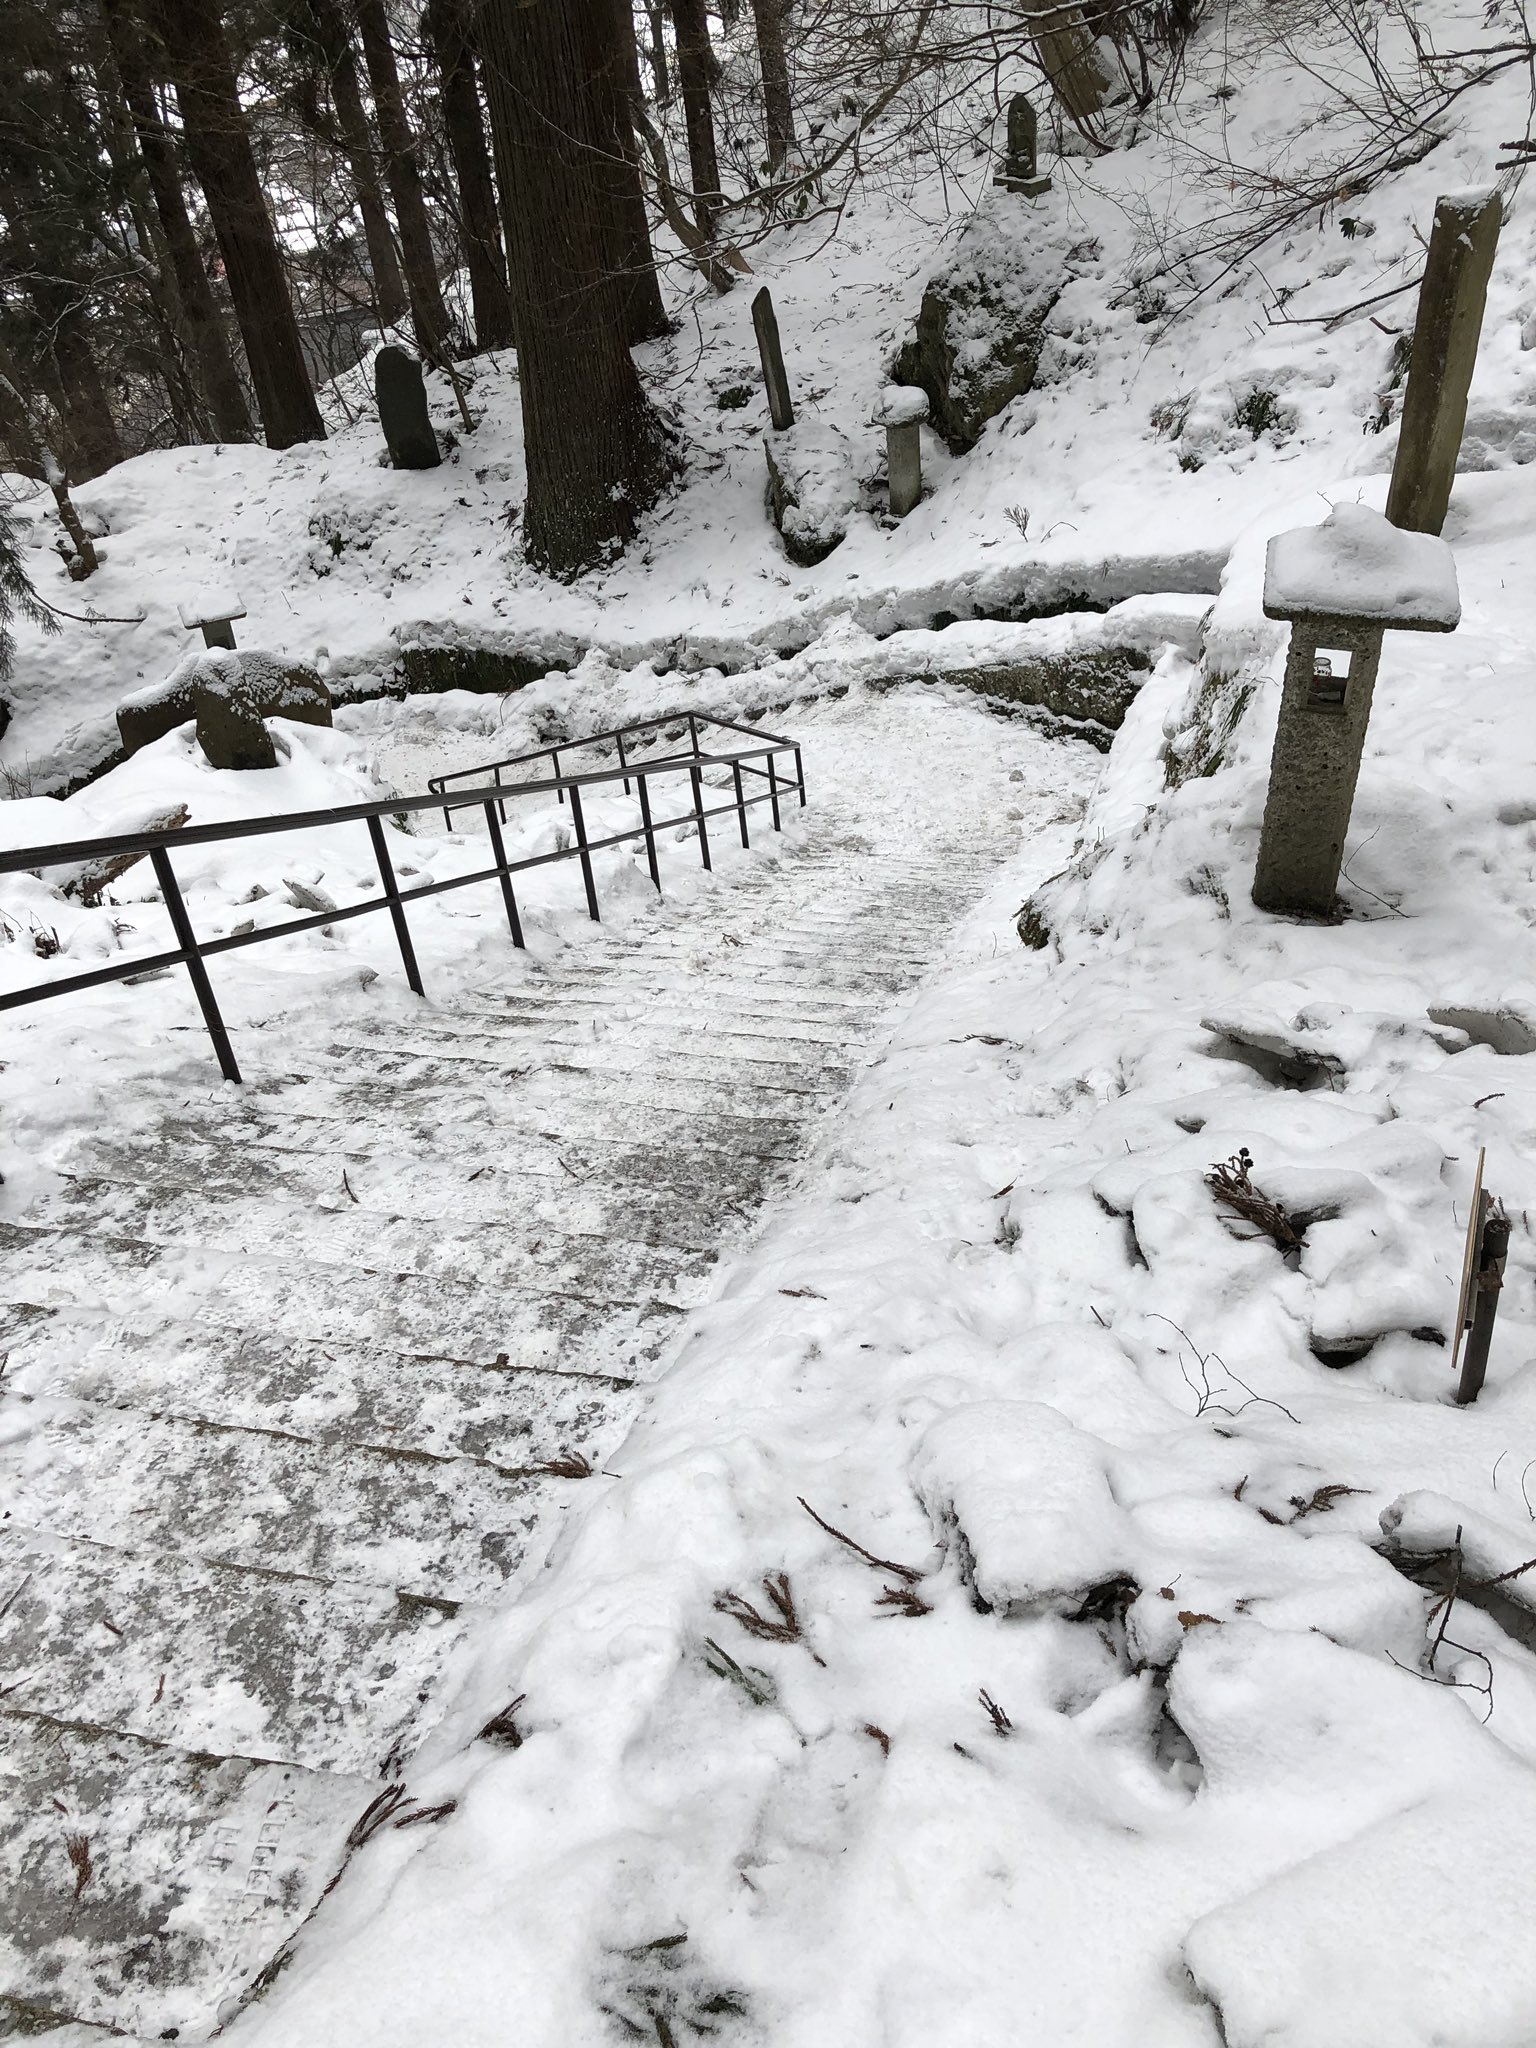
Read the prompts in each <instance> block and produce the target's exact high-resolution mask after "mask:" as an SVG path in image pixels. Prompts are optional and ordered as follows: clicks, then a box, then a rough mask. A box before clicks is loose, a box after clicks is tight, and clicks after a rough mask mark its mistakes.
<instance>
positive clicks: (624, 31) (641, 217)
mask: <svg viewBox="0 0 1536 2048" xmlns="http://www.w3.org/2000/svg"><path fill="white" fill-rule="evenodd" d="M611 5H612V8H613V34H614V39H615V41H616V43H617V46H618V52H619V62H618V63H617V64H614V65H612V66H610V67H609V69H608V71H607V72H606V73H605V79H606V80H607V81H608V82H610V83H611V84H612V85H613V86H615V87H616V88H618V89H617V90H616V91H614V92H613V93H612V95H611V98H612V104H611V108H610V112H609V119H610V121H611V123H612V127H613V148H614V153H615V155H616V156H618V157H620V158H622V159H623V162H624V164H625V166H626V167H627V168H626V172H625V174H624V176H623V183H624V196H623V209H624V210H623V218H622V222H621V226H620V236H621V240H622V245H623V264H624V307H625V325H624V331H625V335H626V337H627V339H628V340H629V342H630V345H631V346H633V345H634V343H636V342H637V341H656V340H658V339H659V338H660V336H662V335H663V334H670V333H671V332H672V322H671V321H670V320H669V319H668V318H667V309H666V307H665V306H664V305H663V304H662V298H661V280H660V279H659V278H658V277H657V275H656V252H655V251H654V250H653V249H652V247H651V222H650V216H649V215H648V214H647V212H646V210H645V187H644V186H643V185H642V184H641V182H640V144H639V141H638V138H637V137H636V135H635V124H634V121H633V119H632V118H631V114H630V108H631V106H632V105H638V104H640V103H641V101H642V98H643V95H642V93H641V89H640V52H639V47H638V45H637V44H636V42H635V16H634V10H633V8H632V7H631V6H630V0H611ZM614 175H615V178H616V179H617V178H618V177H619V175H620V174H619V172H618V170H617V167H616V168H615V173H614Z"/></svg>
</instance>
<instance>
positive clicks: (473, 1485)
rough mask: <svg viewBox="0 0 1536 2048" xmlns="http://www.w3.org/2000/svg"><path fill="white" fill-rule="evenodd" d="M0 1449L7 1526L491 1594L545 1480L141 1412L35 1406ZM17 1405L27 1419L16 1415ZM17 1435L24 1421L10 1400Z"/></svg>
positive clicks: (366, 1581)
mask: <svg viewBox="0 0 1536 2048" xmlns="http://www.w3.org/2000/svg"><path fill="white" fill-rule="evenodd" d="M26 1405H30V1407H31V1410H32V1418H33V1419H32V1422H31V1427H30V1429H29V1430H28V1431H27V1433H26V1434H25V1435H21V1436H17V1435H16V1434H14V1433H13V1434H12V1435H11V1436H10V1438H9V1440H8V1441H7V1442H6V1444H5V1445H4V1447H3V1448H0V1492H3V1494H4V1497H5V1499H6V1502H7V1505H8V1507H9V1510H10V1513H11V1515H12V1516H14V1518H15V1519H16V1520H17V1521H18V1522H21V1523H23V1524H25V1525H26V1526H28V1527H29V1528H33V1529H38V1530H42V1531H45V1532H47V1533H48V1534H50V1535H56V1536H64V1537H71V1538H84V1539H87V1540H89V1541H91V1542H94V1543H103V1544H107V1545H110V1546H114V1547H118V1548H121V1549H124V1550H129V1549H134V1550H140V1551H145V1550H153V1551H161V1552H166V1553H169V1554H186V1553H191V1554H194V1555H196V1556H198V1557H201V1558H203V1559H206V1560H211V1561H213V1562H215V1563H218V1564H237V1565H246V1566H250V1567H253V1568H255V1569H258V1570H268V1571H279V1572H285V1573H288V1574H290V1575H292V1576H294V1577H305V1578H320V1579H339V1580H345V1581H347V1582H348V1583H349V1584H352V1585H376V1586H382V1587H386V1588H390V1589H393V1590H394V1591H396V1592H406V1593H415V1594H418V1595H423V1594H424V1595H429V1596H432V1597H434V1598H438V1599H444V1600H454V1601H463V1600H485V1599H488V1598H490V1597H491V1596H492V1595H494V1594H495V1593H496V1592H497V1591H498V1590H499V1589H500V1587H501V1586H502V1585H503V1584H504V1583H505V1581H506V1579H507V1578H508V1577H509V1576H510V1575H511V1573H512V1572H513V1571H515V1570H516V1568H517V1566H518V1565H519V1564H520V1563H521V1562H522V1559H523V1555H524V1552H525V1550H526V1548H527V1545H528V1542H529V1539H530V1537H531V1535H532V1532H533V1531H534V1529H535V1527H536V1526H537V1524H538V1520H539V1514H540V1509H541V1506H542V1503H543V1496H544V1495H545V1494H546V1493H547V1492H548V1490H549V1489H550V1488H551V1487H552V1486H559V1485H565V1486H570V1485H574V1484H576V1483H577V1482H575V1481H573V1480H563V1481H562V1480H557V1479H551V1478H548V1477H541V1476H539V1475H537V1474H524V1473H519V1472H517V1471H516V1470H508V1469H504V1468H502V1467H499V1466H495V1465H491V1464H488V1463H486V1462H484V1461H483V1460H480V1459H474V1458H439V1457H437V1456H434V1455H432V1454H430V1453H427V1452H424V1451H422V1450H421V1449H419V1448H417V1447H416V1446H415V1445H413V1444H411V1443H410V1442H409V1440H407V1441H405V1442H402V1443H400V1444H399V1445H398V1447H396V1448H389V1449H385V1448H382V1447H381V1448H369V1447H362V1446H357V1445H352V1444H346V1443H338V1442H335V1441H334V1440H333V1441H331V1442H327V1443H315V1442H312V1441H311V1440H310V1439H308V1438H305V1437H297V1436H288V1435H285V1434H281V1433H279V1432H278V1431H276V1430H273V1429H240V1428H233V1427H230V1426H229V1425H227V1424H222V1423H211V1422H200V1421H193V1420H188V1419H186V1418H183V1417H180V1416H175V1415H160V1414H154V1413H146V1412H145V1411H144V1410H142V1409H131V1408H103V1407H99V1406H97V1405H95V1404H94V1403H70V1404H67V1405H65V1404H59V1403H54V1402H36V1403H32V1404H26ZM18 1408H22V1410H23V1412H20V1413H18V1412H17V1411H18ZM10 1419H11V1424H12V1430H13V1432H14V1431H15V1429H16V1426H17V1425H18V1424H19V1423H20V1424H24V1423H26V1421H27V1420H28V1417H27V1415H26V1413H25V1412H24V1404H13V1407H12V1412H11V1418H10Z"/></svg>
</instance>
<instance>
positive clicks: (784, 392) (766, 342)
mask: <svg viewBox="0 0 1536 2048" xmlns="http://www.w3.org/2000/svg"><path fill="white" fill-rule="evenodd" d="M752 325H753V327H754V328H755V329H756V331H757V352H758V354H759V356H760V357H761V358H762V363H763V383H764V385H765V386H766V388H767V392H768V413H769V417H770V418H771V419H772V421H773V424H774V425H775V426H776V427H777V428H778V429H779V431H780V432H781V433H782V432H783V430H784V429H785V428H786V427H792V426H793V425H794V424H795V408H794V405H793V403H792V402H791V400H790V396H789V379H788V377H786V376H785V374H784V351H783V349H781V348H780V346H779V323H778V321H777V320H776V319H775V318H774V312H773V294H772V293H771V292H770V291H769V289H768V287H767V285H764V286H763V288H762V290H761V291H760V292H759V293H758V294H757V296H756V298H755V299H753V301H752Z"/></svg>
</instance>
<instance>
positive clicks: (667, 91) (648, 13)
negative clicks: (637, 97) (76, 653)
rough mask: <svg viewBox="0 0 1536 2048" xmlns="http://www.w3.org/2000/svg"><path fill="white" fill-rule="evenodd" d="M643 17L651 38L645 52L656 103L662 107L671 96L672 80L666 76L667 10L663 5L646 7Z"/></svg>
mask: <svg viewBox="0 0 1536 2048" xmlns="http://www.w3.org/2000/svg"><path fill="white" fill-rule="evenodd" d="M645 18H646V20H647V21H648V22H649V23H650V25H651V40H650V42H649V43H648V44H647V45H646V51H645V54H646V56H647V57H648V58H649V59H650V64H651V81H652V83H653V84H654V85H655V87H656V104H657V106H658V107H664V106H665V105H666V104H667V101H668V100H669V99H671V97H672V81H671V79H670V78H669V77H668V76H667V35H666V25H667V10H666V8H665V7H647V8H646V10H645Z"/></svg>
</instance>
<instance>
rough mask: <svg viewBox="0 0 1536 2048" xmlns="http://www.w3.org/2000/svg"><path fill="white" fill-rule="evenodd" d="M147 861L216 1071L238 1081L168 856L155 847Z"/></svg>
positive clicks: (160, 847) (217, 1010) (206, 972)
mask: <svg viewBox="0 0 1536 2048" xmlns="http://www.w3.org/2000/svg"><path fill="white" fill-rule="evenodd" d="M149 858H150V860H151V862H152V863H153V866H154V870H155V880H156V881H157V882H158V883H159V884H160V894H161V895H162V896H163V897H164V898H165V907H166V909H167V910H168V911H169V912H170V916H171V930H172V931H173V932H174V933H175V934H176V943H177V945H178V946H180V948H181V957H182V959H183V960H184V961H185V963H186V969H187V978H188V979H189V980H190V982H191V983H192V987H193V990H194V992H195V993H196V996H197V1000H198V1006H199V1008H200V1009H201V1010H202V1013H203V1022H204V1023H205V1024H206V1025H207V1027H208V1036H209V1037H210V1038H211V1039H212V1040H213V1049H214V1051H215V1052H216V1053H217V1054H218V1058H219V1071H220V1072H221V1073H222V1074H223V1076H224V1078H225V1080H226V1081H238V1080H239V1079H240V1069H239V1066H238V1065H237V1064H236V1061H235V1055H234V1049H233V1047H232V1046H231V1045H230V1042H229V1033H228V1032H227V1031H226V1030H225V1028H224V1019H223V1018H222V1017H221V1016H220V1015H219V1006H218V1004H217V1003H216V1002H215V1001H214V997H213V983H212V982H211V981H210V980H209V979H208V969H207V968H206V967H205V966H204V964H203V956H202V954H201V953H200V952H199V951H198V947H197V935H196V933H195V932H194V931H193V929H192V920H191V918H190V917H188V915H187V906H186V904H185V903H184V902H183V901H182V897H181V888H180V886H179V884H178V883H177V880H176V873H175V870H174V869H173V868H172V866H171V856H170V855H169V854H168V853H167V852H166V850H165V848H164V847H163V846H157V847H155V848H154V850H153V851H152V852H151V854H150V856H149Z"/></svg>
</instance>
